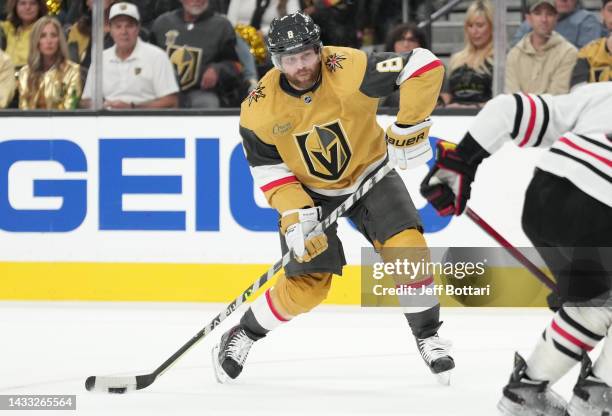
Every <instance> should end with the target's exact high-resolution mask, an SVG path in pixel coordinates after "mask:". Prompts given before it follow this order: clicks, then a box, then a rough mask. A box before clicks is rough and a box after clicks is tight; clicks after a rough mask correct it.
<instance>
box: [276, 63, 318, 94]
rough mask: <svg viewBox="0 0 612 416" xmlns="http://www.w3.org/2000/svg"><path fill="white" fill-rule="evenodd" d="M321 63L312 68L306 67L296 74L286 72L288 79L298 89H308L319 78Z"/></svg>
mask: <svg viewBox="0 0 612 416" xmlns="http://www.w3.org/2000/svg"><path fill="white" fill-rule="evenodd" d="M320 73H321V65H320V63H317V64H316V65H315V66H313V67H311V68H305V69H302V70H300V71H298V72H296V73H295V75H288V74H285V76H286V77H287V81H289V83H290V84H291V86H292V87H293V88H295V89H297V90H307V89H309V88H310V87H312V86H313V85H314V84H315V82H317V80H318V79H319V74H320Z"/></svg>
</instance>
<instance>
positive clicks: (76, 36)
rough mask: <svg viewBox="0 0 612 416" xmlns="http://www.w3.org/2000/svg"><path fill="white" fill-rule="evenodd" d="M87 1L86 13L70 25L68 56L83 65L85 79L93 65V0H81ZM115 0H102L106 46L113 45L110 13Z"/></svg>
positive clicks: (82, 75) (83, 77)
mask: <svg viewBox="0 0 612 416" xmlns="http://www.w3.org/2000/svg"><path fill="white" fill-rule="evenodd" d="M81 1H82V2H83V3H85V5H84V7H85V8H86V11H85V13H83V14H82V15H81V16H80V17H79V19H78V20H77V21H76V23H74V24H73V25H72V26H70V29H68V56H69V57H70V60H71V61H73V62H77V63H78V64H79V65H80V66H81V71H82V74H81V77H82V79H83V81H85V80H86V79H87V69H88V68H89V65H91V9H92V7H93V0H81ZM112 2H113V0H102V4H103V6H104V41H103V42H104V48H105V49H106V48H110V47H111V46H113V39H112V38H111V36H110V34H109V32H110V25H109V22H108V13H109V9H110V6H111V4H112Z"/></svg>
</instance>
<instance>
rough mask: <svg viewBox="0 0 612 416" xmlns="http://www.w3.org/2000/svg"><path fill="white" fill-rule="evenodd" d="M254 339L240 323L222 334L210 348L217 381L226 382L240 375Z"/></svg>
mask: <svg viewBox="0 0 612 416" xmlns="http://www.w3.org/2000/svg"><path fill="white" fill-rule="evenodd" d="M255 341H256V340H255V339H253V338H251V337H249V335H248V332H247V331H245V330H244V328H243V327H242V326H240V325H236V326H235V327H233V328H231V329H230V330H229V331H227V332H226V333H225V334H223V336H222V337H221V340H220V341H219V343H218V344H217V345H215V346H214V347H213V349H212V361H213V368H214V370H215V377H216V378H217V381H218V382H219V383H226V382H228V381H230V380H233V379H235V378H236V377H238V376H239V375H240V373H241V372H242V368H243V367H244V362H245V361H246V358H247V356H248V355H249V351H250V350H251V347H252V346H253V343H255Z"/></svg>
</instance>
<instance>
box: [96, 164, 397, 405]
mask: <svg viewBox="0 0 612 416" xmlns="http://www.w3.org/2000/svg"><path fill="white" fill-rule="evenodd" d="M391 170H393V167H391V166H390V165H389V164H385V165H384V166H383V167H382V168H380V169H379V170H378V172H376V174H374V175H373V176H372V177H370V178H369V179H368V180H366V181H365V182H364V183H362V184H361V186H360V187H359V188H358V189H357V190H356V191H355V192H354V193H353V194H351V195H350V196H349V197H348V198H347V199H346V200H344V202H343V203H342V204H340V206H338V207H337V208H336V209H335V210H333V211H332V212H331V213H330V214H329V216H328V217H327V218H325V219H324V220H323V221H321V222H320V223H319V224H318V225H317V227H316V228H315V229H314V230H313V232H316V231H324V230H326V229H327V228H329V227H330V226H331V225H332V224H334V223H335V222H336V221H337V220H338V218H339V217H340V216H342V215H343V214H344V213H345V212H346V211H348V210H349V209H350V208H351V207H352V206H353V205H354V204H355V202H357V200H358V199H360V198H361V197H362V196H363V195H364V194H365V193H366V192H368V191H369V190H370V189H372V187H373V186H374V185H375V184H377V183H378V182H380V180H381V179H382V178H383V177H385V175H387V173H389V172H390V171H391ZM290 260H291V253H290V252H287V253H285V255H284V256H283V258H282V259H280V260H279V261H277V262H276V263H274V265H272V267H270V268H269V269H268V271H267V272H265V273H264V274H262V275H261V276H260V277H259V279H257V281H256V282H255V283H253V284H252V285H251V286H249V287H248V289H246V290H245V291H244V292H242V294H241V295H240V296H238V297H237V298H236V299H234V301H233V302H232V303H230V304H229V305H228V306H227V307H226V308H225V309H224V310H223V312H221V313H220V314H219V315H217V316H216V317H215V319H213V320H212V321H211V322H210V323H209V324H208V325H206V327H204V328H203V329H202V330H201V331H200V332H198V333H197V334H196V335H194V336H193V338H191V339H190V340H189V341H187V343H186V344H185V345H183V346H182V347H181V348H180V349H179V350H178V351H177V352H175V353H174V354H172V356H171V357H170V358H168V359H167V360H166V361H164V363H163V364H162V365H160V366H159V367H157V368H156V369H155V371H153V372H152V373H150V374H144V375H140V376H125V377H104V376H103V377H100V376H90V377H87V380H86V381H85V388H86V389H87V390H89V391H99V392H105V393H126V392H128V391H133V390H140V389H144V388H145V387H148V386H150V385H151V384H153V382H154V381H155V380H156V379H157V377H159V376H161V375H162V374H164V373H165V372H166V371H167V370H168V369H169V368H170V367H171V366H172V365H174V364H175V363H176V362H177V361H178V359H179V358H181V357H182V356H183V355H184V354H185V353H186V352H187V351H189V350H190V349H191V348H192V347H193V346H194V345H196V344H197V343H198V342H200V341H201V340H202V339H203V338H204V337H205V336H206V335H208V334H209V333H210V332H211V331H212V330H213V329H215V328H216V327H217V326H218V325H219V324H220V323H221V322H222V321H223V320H224V319H225V318H227V317H228V316H230V315H231V314H232V313H233V312H234V311H235V310H236V309H238V307H240V305H242V304H243V303H244V302H245V301H246V300H247V299H249V297H250V296H251V294H253V293H254V292H256V291H257V290H258V289H259V288H260V287H262V286H263V285H264V284H265V283H266V282H267V281H268V280H269V279H270V278H272V276H274V275H275V274H276V273H277V272H278V271H279V270H280V269H281V268H283V267H285V266H286V265H287V263H289V261H290Z"/></svg>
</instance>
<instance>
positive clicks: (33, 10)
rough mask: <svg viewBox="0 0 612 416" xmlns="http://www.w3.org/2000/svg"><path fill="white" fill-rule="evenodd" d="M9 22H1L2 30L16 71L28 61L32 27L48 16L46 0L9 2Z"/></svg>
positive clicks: (11, 0)
mask: <svg viewBox="0 0 612 416" xmlns="http://www.w3.org/2000/svg"><path fill="white" fill-rule="evenodd" d="M7 11H8V13H7V20H4V21H2V22H0V30H2V31H3V32H4V37H5V39H6V49H5V51H6V53H7V54H8V55H9V57H10V58H11V61H12V62H13V65H15V68H16V69H19V68H21V67H22V66H23V65H25V64H26V63H27V61H28V53H29V47H30V33H31V32H32V26H33V25H34V22H36V21H37V20H38V19H39V18H40V17H41V16H44V15H46V14H47V5H46V4H45V1H44V0H9V2H8V3H7Z"/></svg>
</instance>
